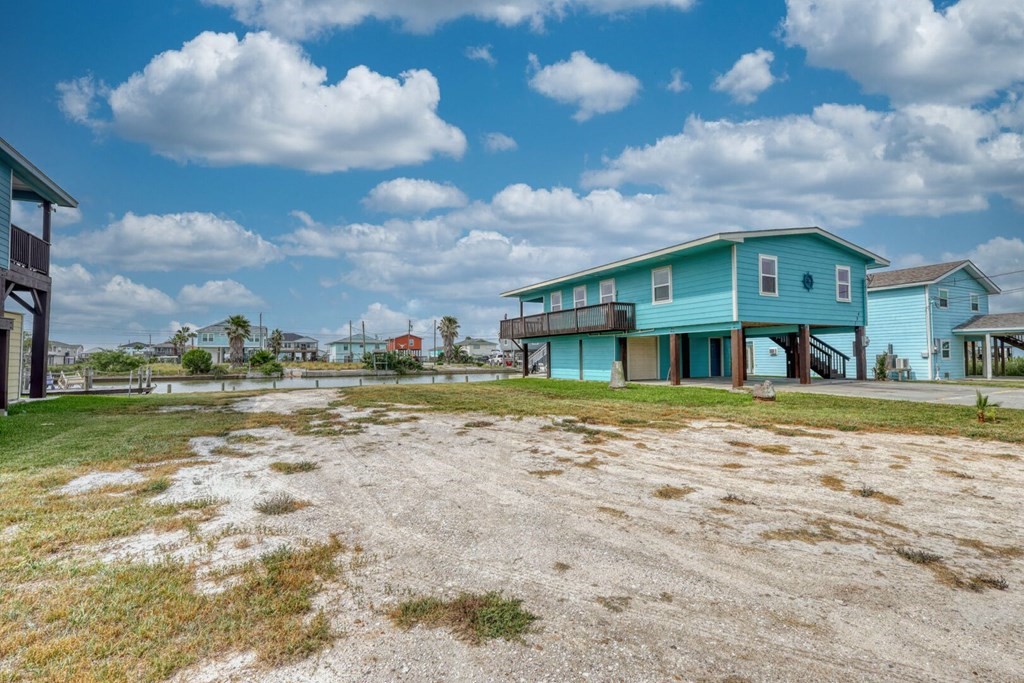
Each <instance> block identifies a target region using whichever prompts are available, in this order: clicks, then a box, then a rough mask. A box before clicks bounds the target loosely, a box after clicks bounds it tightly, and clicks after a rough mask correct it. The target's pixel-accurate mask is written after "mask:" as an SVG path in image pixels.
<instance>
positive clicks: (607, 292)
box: [600, 280, 615, 304]
mask: <svg viewBox="0 0 1024 683" xmlns="http://www.w3.org/2000/svg"><path fill="white" fill-rule="evenodd" d="M600 287H601V303H602V304H609V303H611V302H613V301H615V280H601V285H600Z"/></svg>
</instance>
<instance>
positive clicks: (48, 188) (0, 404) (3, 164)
mask: <svg viewBox="0 0 1024 683" xmlns="http://www.w3.org/2000/svg"><path fill="white" fill-rule="evenodd" d="M16 201H18V202H26V203H28V204H30V205H33V206H41V207H42V219H43V220H42V227H41V229H40V230H39V234H38V235H36V234H33V233H32V232H30V231H29V230H25V229H23V228H20V227H18V226H16V225H14V224H13V223H12V222H11V204H12V202H16ZM54 206H63V207H67V208H74V207H76V206H78V202H77V201H76V200H75V198H74V197H72V196H71V195H69V194H68V193H67V192H65V191H64V190H63V189H61V188H60V187H59V186H58V185H57V184H56V183H55V182H53V181H52V180H50V179H49V178H48V177H47V176H46V174H44V173H43V172H42V171H40V170H39V169H38V168H36V167H35V165H34V164H32V162H30V161H29V160H28V159H26V158H25V157H24V156H22V154H21V153H20V152H18V151H17V150H16V149H14V148H13V147H11V145H10V144H8V142H7V141H6V140H4V139H2V138H0V414H4V413H6V411H7V406H8V405H9V404H10V402H11V401H14V400H17V399H18V398H19V395H20V384H18V385H16V388H15V390H13V391H12V390H11V388H10V387H11V385H10V383H9V381H8V380H9V378H10V376H11V374H12V373H14V372H17V370H16V369H15V368H13V367H12V365H11V363H12V360H11V358H12V355H11V352H10V349H11V346H17V347H19V349H20V347H21V333H20V332H19V333H18V335H17V336H15V335H14V326H15V320H14V318H13V317H9V316H6V315H3V313H4V311H5V310H6V307H7V305H8V299H11V300H13V301H15V302H17V304H18V305H20V306H22V307H23V308H25V309H26V310H27V311H28V312H29V313H31V314H32V330H31V335H32V350H31V353H30V357H31V361H30V363H31V379H30V383H29V396H30V397H32V398H43V397H44V396H46V375H47V366H46V363H47V359H48V353H47V352H48V350H49V341H50V340H49V337H50V305H51V296H52V284H53V283H52V280H51V279H50V227H51V226H50V218H51V214H52V213H53V207H54Z"/></svg>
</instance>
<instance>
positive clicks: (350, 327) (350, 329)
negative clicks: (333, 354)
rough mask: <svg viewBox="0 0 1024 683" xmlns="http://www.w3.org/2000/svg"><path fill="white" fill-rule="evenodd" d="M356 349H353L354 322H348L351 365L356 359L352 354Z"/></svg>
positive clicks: (349, 360) (349, 359)
mask: <svg viewBox="0 0 1024 683" xmlns="http://www.w3.org/2000/svg"><path fill="white" fill-rule="evenodd" d="M354 350H355V349H353V348H352V321H351V320H349V321H348V354H349V358H348V362H349V363H351V362H352V361H353V360H354V359H355V355H354V354H353V353H352V352H353V351H354Z"/></svg>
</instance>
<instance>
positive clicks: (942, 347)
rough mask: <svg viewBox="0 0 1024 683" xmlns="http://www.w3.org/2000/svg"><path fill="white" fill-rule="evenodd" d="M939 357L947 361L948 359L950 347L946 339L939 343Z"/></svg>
mask: <svg viewBox="0 0 1024 683" xmlns="http://www.w3.org/2000/svg"><path fill="white" fill-rule="evenodd" d="M939 356H940V357H941V358H942V359H943V360H949V359H950V357H951V355H950V345H949V340H948V339H943V340H942V341H941V342H939Z"/></svg>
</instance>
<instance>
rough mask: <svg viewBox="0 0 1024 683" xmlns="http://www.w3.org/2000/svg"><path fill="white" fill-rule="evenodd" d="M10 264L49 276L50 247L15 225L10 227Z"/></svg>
mask: <svg viewBox="0 0 1024 683" xmlns="http://www.w3.org/2000/svg"><path fill="white" fill-rule="evenodd" d="M11 264H13V265H16V266H21V267H22V268H26V269H28V270H31V271H34V272H36V273H41V274H43V275H49V274H50V245H49V243H47V242H44V241H43V240H41V239H39V238H38V237H36V236H35V235H33V234H32V233H30V232H25V231H24V230H22V229H21V228H19V227H17V226H16V225H12V226H11Z"/></svg>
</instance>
